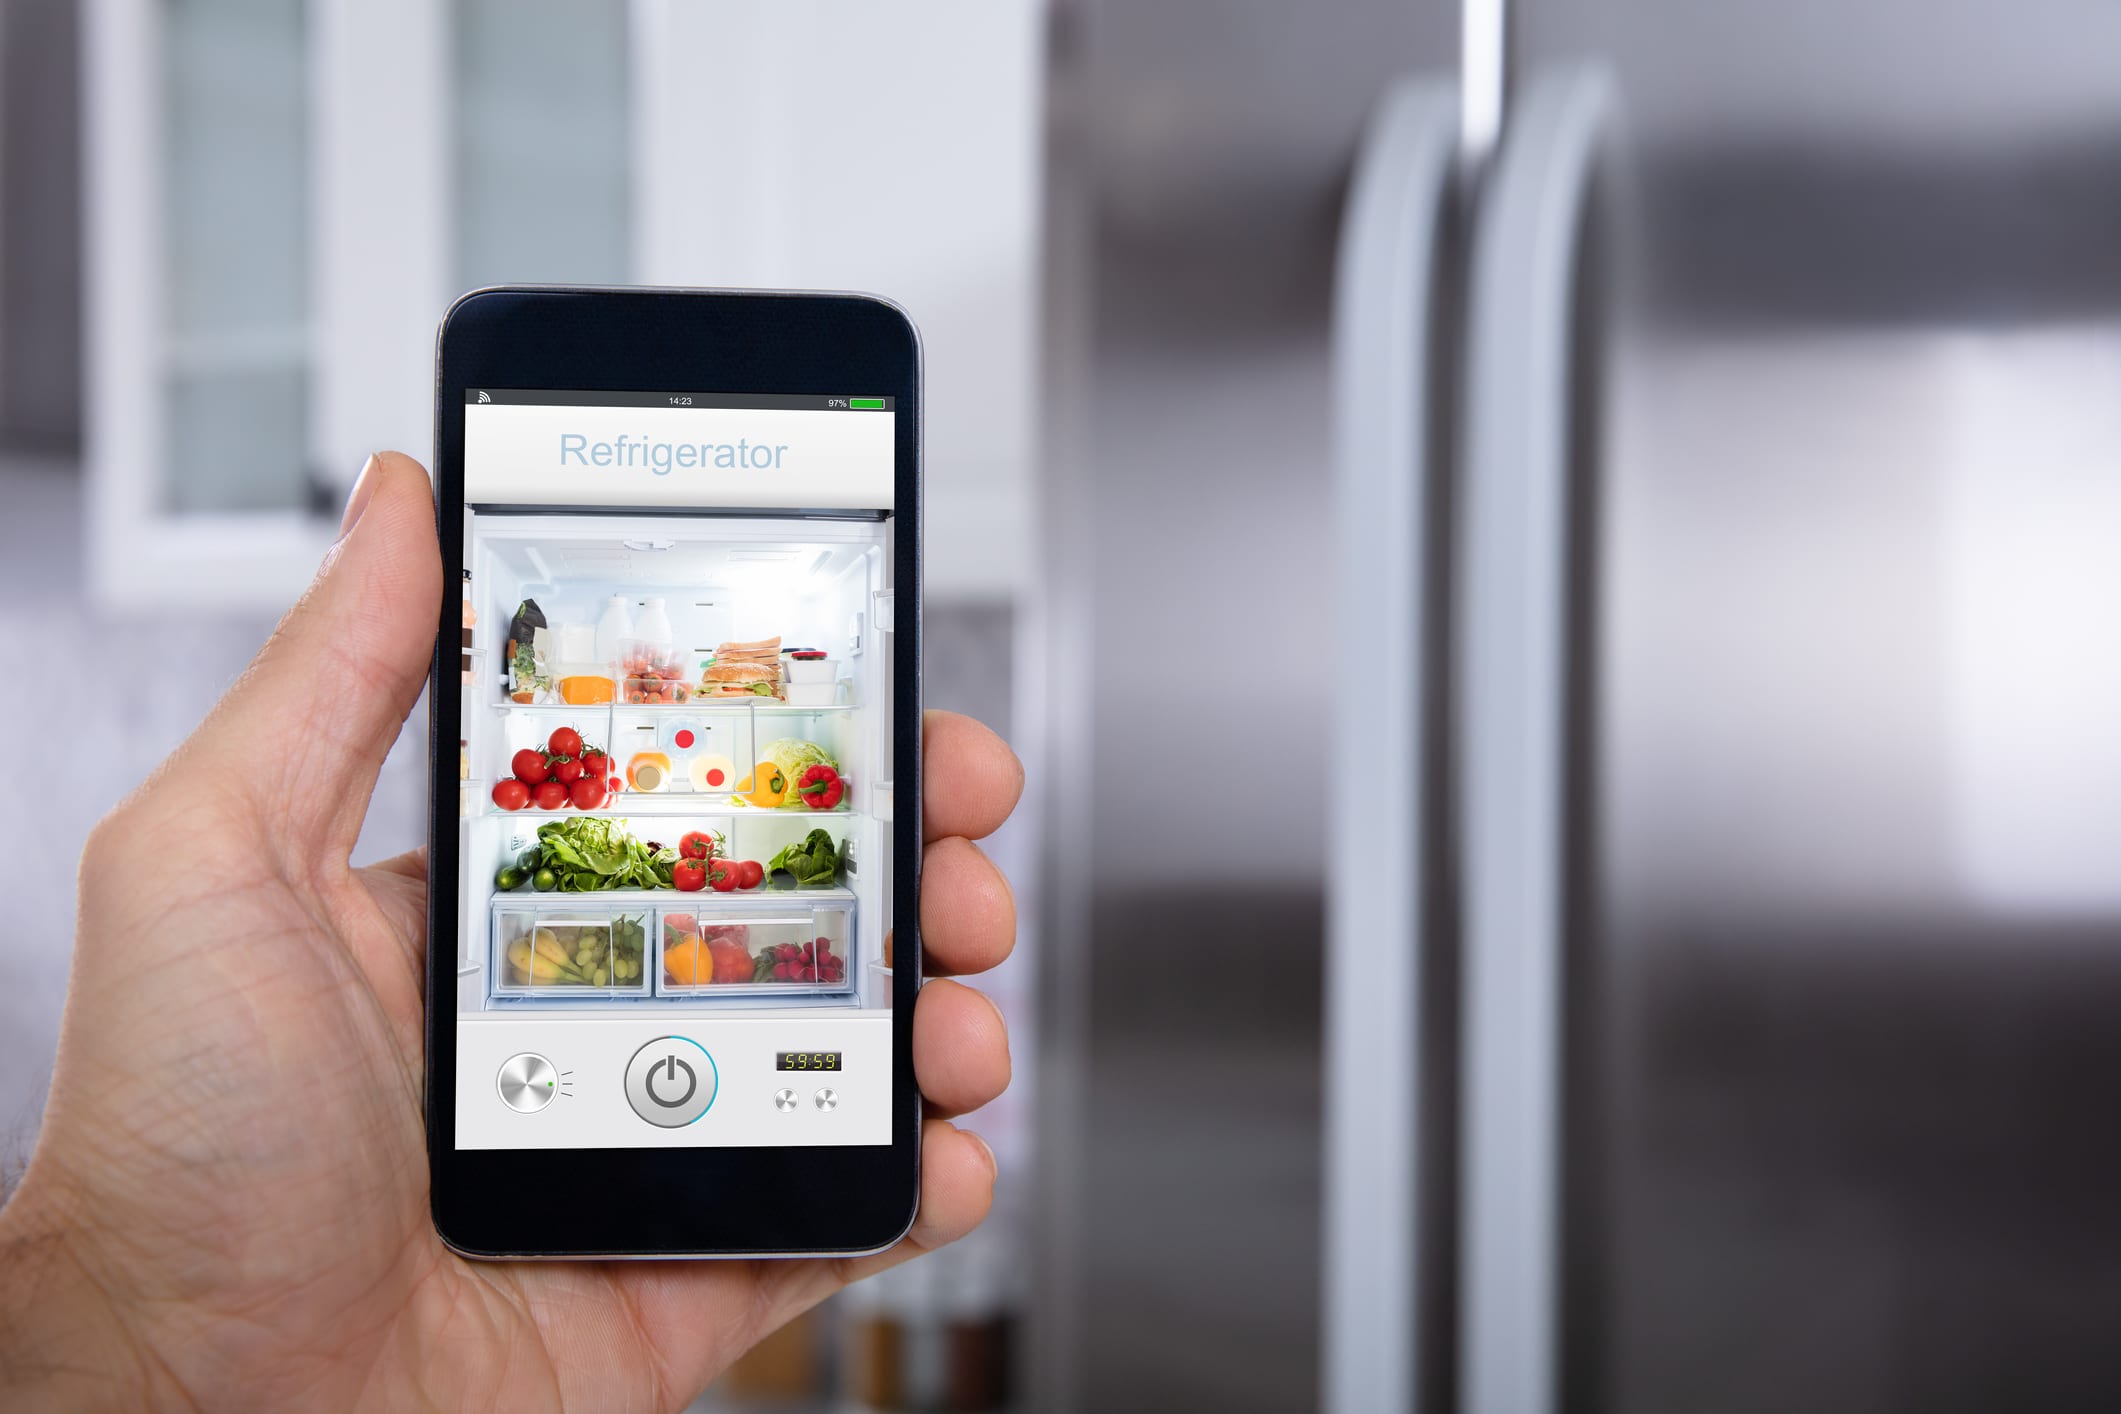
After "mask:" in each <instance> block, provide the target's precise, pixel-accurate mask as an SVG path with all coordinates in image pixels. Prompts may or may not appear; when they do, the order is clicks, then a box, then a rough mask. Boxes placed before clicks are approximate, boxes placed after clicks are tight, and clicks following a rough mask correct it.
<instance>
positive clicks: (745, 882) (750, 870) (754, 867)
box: [736, 859, 766, 889]
mask: <svg viewBox="0 0 2121 1414" xmlns="http://www.w3.org/2000/svg"><path fill="white" fill-rule="evenodd" d="M765 881H766V866H765V865H763V864H761V863H759V862H758V861H757V860H756V859H747V860H745V861H744V862H743V863H741V864H739V865H737V867H736V886H737V887H738V888H740V889H755V888H757V887H758V886H759V885H760V884H762V883H764V882H765Z"/></svg>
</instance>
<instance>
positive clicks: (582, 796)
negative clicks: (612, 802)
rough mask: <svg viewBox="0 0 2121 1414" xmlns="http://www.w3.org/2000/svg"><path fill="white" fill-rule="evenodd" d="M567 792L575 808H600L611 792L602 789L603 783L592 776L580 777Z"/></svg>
mask: <svg viewBox="0 0 2121 1414" xmlns="http://www.w3.org/2000/svg"><path fill="white" fill-rule="evenodd" d="M567 794H568V797H569V799H571V800H573V801H574V808H575V809H577V810H602V809H603V808H604V802H605V801H606V800H608V799H609V798H610V797H611V792H610V791H608V790H606V789H604V783H603V782H602V781H600V780H598V779H597V778H596V777H594V776H584V777H582V779H580V780H579V781H576V782H575V783H574V784H573V785H572V786H570V787H569V788H568V792H567Z"/></svg>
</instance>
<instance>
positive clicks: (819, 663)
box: [788, 658, 840, 683]
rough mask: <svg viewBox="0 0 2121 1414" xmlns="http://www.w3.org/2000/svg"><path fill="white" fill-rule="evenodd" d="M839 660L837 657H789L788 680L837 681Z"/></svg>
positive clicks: (793, 681) (809, 681)
mask: <svg viewBox="0 0 2121 1414" xmlns="http://www.w3.org/2000/svg"><path fill="white" fill-rule="evenodd" d="M839 676H840V660H839V659H837V658H790V659H789V660H788V681H790V682H792V683H797V682H800V683H819V682H822V683H832V682H837V681H839Z"/></svg>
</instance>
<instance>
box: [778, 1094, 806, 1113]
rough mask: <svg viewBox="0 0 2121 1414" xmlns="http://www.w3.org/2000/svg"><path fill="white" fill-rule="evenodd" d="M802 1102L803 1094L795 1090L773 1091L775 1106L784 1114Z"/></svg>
mask: <svg viewBox="0 0 2121 1414" xmlns="http://www.w3.org/2000/svg"><path fill="white" fill-rule="evenodd" d="M802 1102H803V1099H802V1096H800V1095H798V1094H796V1093H795V1091H793V1090H776V1091H774V1092H773V1107H774V1108H775V1109H777V1110H779V1111H780V1112H781V1113H782V1114H787V1113H788V1112H789V1111H790V1110H792V1109H794V1108H795V1107H796V1106H797V1105H800V1104H801V1103H802Z"/></svg>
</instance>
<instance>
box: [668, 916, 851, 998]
mask: <svg viewBox="0 0 2121 1414" xmlns="http://www.w3.org/2000/svg"><path fill="white" fill-rule="evenodd" d="M853 913H854V905H853V903H852V902H851V901H831V902H826V901H819V902H816V903H800V904H798V903H785V904H784V903H767V902H765V901H764V900H760V899H745V900H742V901H741V902H730V903H726V904H719V905H717V904H709V903H704V902H703V903H701V904H699V905H693V904H687V905H685V906H684V907H665V908H661V909H658V910H657V933H656V936H657V938H658V940H659V946H660V948H661V951H662V960H661V966H659V967H658V968H656V979H657V980H656V984H655V990H656V994H657V995H658V996H665V997H690V998H703V997H743V996H789V995H803V994H808V993H842V992H849V991H852V990H853V989H854V980H853V978H854V965H853V962H852V961H851V959H850V958H849V957H848V951H849V948H850V946H851V945H852V940H853V937H854V932H853V929H852V927H851V926H850V925H851V923H852V921H853Z"/></svg>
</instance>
